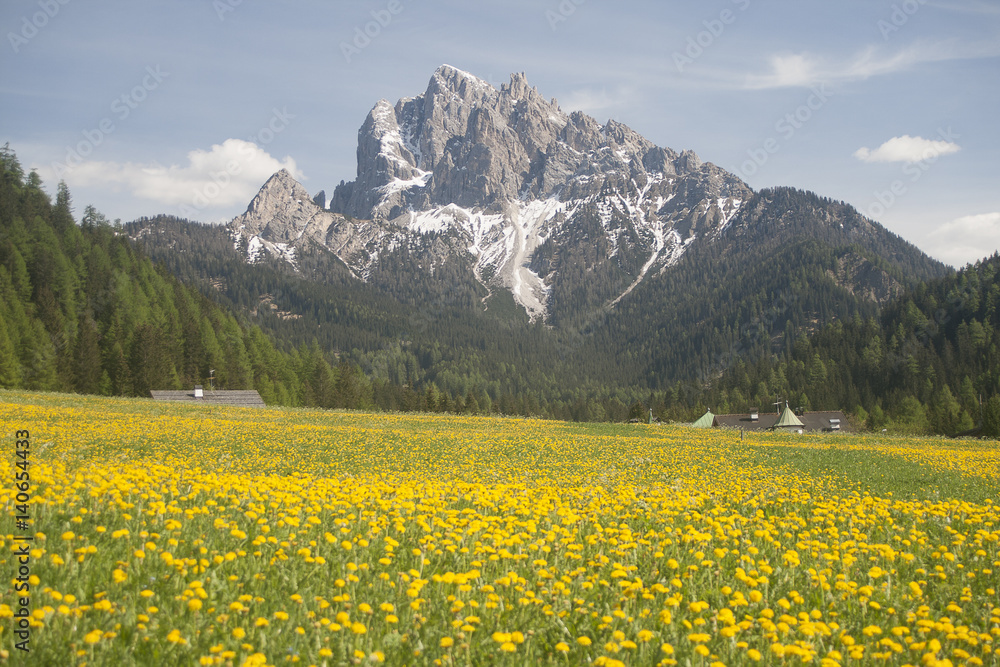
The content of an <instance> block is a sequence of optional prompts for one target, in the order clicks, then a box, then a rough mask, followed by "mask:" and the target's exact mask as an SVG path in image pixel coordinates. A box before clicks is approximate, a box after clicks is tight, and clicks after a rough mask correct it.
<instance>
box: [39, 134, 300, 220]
mask: <svg viewBox="0 0 1000 667" xmlns="http://www.w3.org/2000/svg"><path fill="white" fill-rule="evenodd" d="M187 160H188V161H187V164H185V165H171V166H169V167H164V166H162V165H159V164H155V163H154V164H137V163H133V162H126V163H118V162H98V161H92V162H83V163H81V164H80V165H78V166H75V167H74V168H73V169H72V170H71V171H69V172H68V173H67V174H66V175H65V178H66V181H67V182H68V183H69V184H70V186H73V187H89V186H110V187H111V188H112V189H119V190H120V189H124V190H126V191H127V192H129V193H130V194H131V195H132V196H133V197H136V198H138V199H144V200H147V201H152V202H157V203H160V204H167V205H169V206H174V207H187V208H189V209H194V210H197V211H202V210H205V209H208V210H211V209H222V208H227V207H232V206H236V205H245V204H246V202H248V201H250V199H252V198H253V196H254V194H256V192H257V190H258V189H259V188H260V186H261V184H262V183H264V181H266V180H267V179H268V178H269V177H270V176H271V175H272V174H274V173H275V172H276V171H279V170H280V169H287V170H288V171H289V172H290V173H291V174H292V175H293V176H295V177H296V178H301V177H302V172H301V171H300V170H299V169H298V167H297V166H296V164H295V160H294V159H292V158H291V157H285V158H284V160H278V159H277V158H274V157H272V156H271V155H270V154H268V153H267V152H266V151H264V150H263V149H261V148H260V147H258V146H257V145H256V144H254V143H251V142H248V141H244V140H242V139H226V140H225V141H224V142H222V143H221V144H214V145H212V147H211V148H210V149H208V150H203V149H195V150H192V151H190V152H189V153H188V154H187ZM39 171H41V172H43V173H41V176H42V177H43V178H44V179H46V180H50V179H49V176H50V175H48V174H46V173H44V171H45V170H44V169H40V170H39ZM51 180H55V179H54V178H53V179H51Z"/></svg>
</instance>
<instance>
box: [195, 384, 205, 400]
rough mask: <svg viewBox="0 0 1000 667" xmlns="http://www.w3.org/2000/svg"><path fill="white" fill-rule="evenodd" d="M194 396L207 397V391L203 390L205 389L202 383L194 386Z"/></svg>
mask: <svg viewBox="0 0 1000 667" xmlns="http://www.w3.org/2000/svg"><path fill="white" fill-rule="evenodd" d="M194 397H195V398H205V392H204V390H203V389H202V388H201V385H200V384H196V385H195V386H194Z"/></svg>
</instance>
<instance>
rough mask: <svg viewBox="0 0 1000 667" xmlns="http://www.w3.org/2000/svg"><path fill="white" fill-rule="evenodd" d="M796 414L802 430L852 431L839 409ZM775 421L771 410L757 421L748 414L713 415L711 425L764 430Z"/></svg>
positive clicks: (775, 415)
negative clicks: (835, 426) (836, 427)
mask: <svg viewBox="0 0 1000 667" xmlns="http://www.w3.org/2000/svg"><path fill="white" fill-rule="evenodd" d="M796 416H797V417H798V418H799V421H801V422H802V430H804V431H834V430H839V431H841V432H844V433H853V432H854V430H853V429H852V428H851V424H850V422H848V421H847V415H845V414H844V413H843V412H841V411H840V410H824V411H821V412H806V413H804V414H801V415H796ZM838 419H839V420H840V422H839V423H840V428H839V429H834V428H833V426H834V425H835V424H836V423H837V422H836V421H835V420H838ZM777 421H778V415H777V414H775V413H773V412H772V413H769V414H764V413H761V415H760V419H758V420H757V421H750V415H715V423H714V424H713V425H714V426H716V427H721V428H742V429H745V430H747V431H766V430H768V429H771V428H773V427H774V424H775V422H777Z"/></svg>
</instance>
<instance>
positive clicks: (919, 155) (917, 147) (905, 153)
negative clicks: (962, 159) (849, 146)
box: [854, 134, 962, 162]
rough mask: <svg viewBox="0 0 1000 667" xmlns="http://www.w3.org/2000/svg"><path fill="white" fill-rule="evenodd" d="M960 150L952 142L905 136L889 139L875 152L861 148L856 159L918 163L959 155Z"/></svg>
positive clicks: (855, 152)
mask: <svg viewBox="0 0 1000 667" xmlns="http://www.w3.org/2000/svg"><path fill="white" fill-rule="evenodd" d="M960 150H962V147H961V146H959V145H958V144H956V143H954V142H951V141H942V140H937V141H935V140H933V139H924V138H923V137H911V136H910V135H908V134H904V135H903V136H901V137H893V138H892V139H889V141H886V142H885V143H884V144H882V145H881V146H879V147H878V148H876V149H875V150H871V149H869V148H865V147H863V148H859V149H858V150H856V151H854V157H856V158H858V159H859V160H861V161H862V162H918V161H920V160H930V159H933V158H937V157H940V156H942V155H948V154H950V153H957V152H958V151H960Z"/></svg>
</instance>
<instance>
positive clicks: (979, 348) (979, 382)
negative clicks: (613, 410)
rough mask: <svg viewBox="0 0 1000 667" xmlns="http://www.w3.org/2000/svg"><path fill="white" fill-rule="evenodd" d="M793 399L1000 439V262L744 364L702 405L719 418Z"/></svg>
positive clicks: (895, 422) (929, 285)
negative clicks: (979, 429)
mask: <svg viewBox="0 0 1000 667" xmlns="http://www.w3.org/2000/svg"><path fill="white" fill-rule="evenodd" d="M776 395H777V396H782V397H788V398H789V400H790V401H791V403H792V404H793V405H794V406H802V407H803V408H805V409H839V408H845V409H849V410H853V411H854V412H855V415H856V417H857V419H858V420H859V421H861V422H864V423H866V424H867V425H868V426H869V427H870V428H873V429H882V428H886V427H890V428H892V429H893V430H897V431H905V432H911V433H944V434H956V433H961V432H965V431H968V430H971V429H973V427H975V426H977V425H979V424H980V422H982V425H983V428H984V430H983V432H984V434H986V435H991V436H994V437H996V436H1000V256H998V255H993V256H992V257H990V258H988V259H985V260H982V261H980V262H977V263H976V264H975V265H971V266H968V267H966V268H965V269H963V270H961V271H959V272H958V273H956V274H955V275H951V276H947V277H945V278H941V279H937V280H931V281H928V282H925V283H921V284H919V285H918V286H917V287H916V288H914V289H912V290H910V291H908V292H907V293H905V294H903V295H902V296H900V297H899V298H897V299H895V300H893V301H892V302H890V303H889V304H888V305H886V307H885V308H883V309H882V311H881V313H880V314H879V315H878V316H875V317H860V316H858V317H853V318H848V319H844V320H838V321H837V322H834V323H832V324H830V325H828V326H826V327H823V328H822V329H820V330H819V331H817V332H816V333H815V334H814V335H813V336H811V337H806V336H799V337H798V339H797V340H796V341H795V343H794V345H792V346H790V347H789V348H788V349H786V350H784V351H783V352H782V354H781V355H780V356H778V357H777V358H776V359H772V358H770V357H763V358H761V360H760V362H759V363H744V362H743V361H738V362H737V363H736V364H735V365H734V366H733V367H732V368H731V369H730V370H729V371H728V372H727V373H725V375H723V377H722V378H721V380H720V381H719V382H718V383H717V384H716V386H715V387H714V388H713V389H712V390H711V391H709V392H707V395H706V397H705V398H704V399H703V401H704V402H706V403H708V404H710V405H712V407H713V408H714V407H716V406H717V409H718V410H722V411H729V410H743V409H746V407H747V406H749V405H751V404H752V405H761V406H764V405H768V404H769V403H771V402H772V401H773V400H774V396H776Z"/></svg>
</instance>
